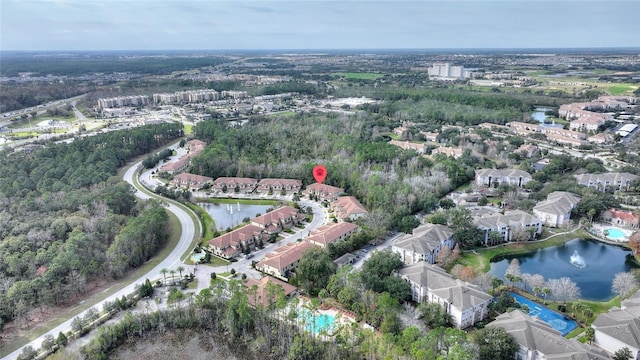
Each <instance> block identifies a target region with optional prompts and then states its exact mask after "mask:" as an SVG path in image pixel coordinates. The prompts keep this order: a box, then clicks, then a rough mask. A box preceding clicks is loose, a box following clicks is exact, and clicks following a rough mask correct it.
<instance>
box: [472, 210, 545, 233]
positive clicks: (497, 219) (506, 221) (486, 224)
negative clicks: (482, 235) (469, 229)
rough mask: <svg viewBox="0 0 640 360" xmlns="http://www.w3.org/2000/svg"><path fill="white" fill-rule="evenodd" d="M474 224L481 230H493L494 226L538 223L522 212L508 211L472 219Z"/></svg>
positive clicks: (534, 218) (536, 219)
mask: <svg viewBox="0 0 640 360" xmlns="http://www.w3.org/2000/svg"><path fill="white" fill-rule="evenodd" d="M473 222H474V224H475V225H476V226H479V227H483V228H489V229H490V228H493V227H496V226H500V227H502V226H521V225H523V224H524V225H526V224H533V223H537V222H540V219H538V218H537V217H535V216H533V215H530V214H527V213H526V212H524V211H522V210H513V211H508V212H506V213H505V214H504V215H503V214H495V215H489V216H486V217H479V218H475V219H474V221H473Z"/></svg>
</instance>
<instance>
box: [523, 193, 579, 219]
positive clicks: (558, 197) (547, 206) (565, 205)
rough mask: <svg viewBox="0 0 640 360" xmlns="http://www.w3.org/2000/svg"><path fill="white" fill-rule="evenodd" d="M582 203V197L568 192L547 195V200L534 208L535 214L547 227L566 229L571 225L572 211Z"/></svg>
mask: <svg viewBox="0 0 640 360" xmlns="http://www.w3.org/2000/svg"><path fill="white" fill-rule="evenodd" d="M579 202H580V196H578V195H576V194H573V193H570V192H566V191H554V192H552V193H550V194H549V195H547V200H545V201H542V202H540V203H538V204H537V205H536V206H535V207H534V208H533V214H534V215H535V216H537V217H538V218H539V219H540V220H541V221H542V222H543V223H544V224H545V225H547V226H551V227H564V226H567V225H569V220H570V217H571V210H573V208H574V207H575V206H576V205H577V204H578V203H579Z"/></svg>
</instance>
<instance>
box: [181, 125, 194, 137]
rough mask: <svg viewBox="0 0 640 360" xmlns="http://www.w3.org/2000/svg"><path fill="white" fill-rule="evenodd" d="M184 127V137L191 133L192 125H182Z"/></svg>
mask: <svg viewBox="0 0 640 360" xmlns="http://www.w3.org/2000/svg"><path fill="white" fill-rule="evenodd" d="M182 125H183V126H184V134H185V135H191V133H192V132H193V125H191V124H184V123H183V124H182Z"/></svg>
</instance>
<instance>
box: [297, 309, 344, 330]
mask: <svg viewBox="0 0 640 360" xmlns="http://www.w3.org/2000/svg"><path fill="white" fill-rule="evenodd" d="M300 319H301V320H303V321H304V327H305V329H306V330H307V331H308V332H311V333H314V334H319V333H320V332H322V331H324V332H325V333H327V334H330V333H331V330H332V328H333V323H334V322H335V320H336V319H335V317H333V316H332V315H328V314H316V315H314V314H313V313H312V312H311V311H309V310H306V309H305V310H302V311H301V312H300Z"/></svg>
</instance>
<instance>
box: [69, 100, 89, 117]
mask: <svg viewBox="0 0 640 360" xmlns="http://www.w3.org/2000/svg"><path fill="white" fill-rule="evenodd" d="M76 103H77V101H73V102H72V103H71V106H73V112H74V113H75V114H76V119H77V120H78V121H87V117H86V116H84V114H83V113H82V112H81V111H80V110H78V108H76Z"/></svg>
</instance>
